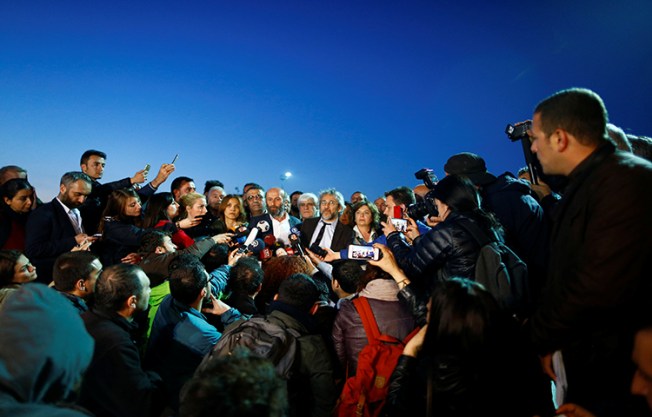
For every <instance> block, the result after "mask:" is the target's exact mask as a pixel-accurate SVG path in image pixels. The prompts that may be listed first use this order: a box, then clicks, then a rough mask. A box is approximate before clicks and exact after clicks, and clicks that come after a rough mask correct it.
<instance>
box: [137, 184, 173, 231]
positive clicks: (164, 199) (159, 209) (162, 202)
mask: <svg viewBox="0 0 652 417" xmlns="http://www.w3.org/2000/svg"><path fill="white" fill-rule="evenodd" d="M177 214H179V204H178V203H177V202H176V201H174V197H173V196H172V193H168V192H162V193H156V194H154V195H152V196H151V197H149V199H148V200H147V206H146V208H145V214H144V216H143V227H144V228H150V227H154V226H156V224H157V223H158V222H160V221H172V220H173V219H174V218H175V217H176V216H177Z"/></svg>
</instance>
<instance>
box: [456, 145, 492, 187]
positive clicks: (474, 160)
mask: <svg viewBox="0 0 652 417" xmlns="http://www.w3.org/2000/svg"><path fill="white" fill-rule="evenodd" d="M444 171H446V173H447V174H450V175H464V176H466V177H468V178H469V179H470V180H471V181H472V182H473V183H474V184H475V185H485V184H489V183H490V182H492V181H494V180H495V179H496V177H495V176H494V175H493V174H490V173H488V172H487V165H486V164H485V162H484V159H482V158H481V157H480V156H478V155H476V154H474V153H471V152H462V153H458V154H455V155H453V156H451V157H450V158H448V161H446V165H444Z"/></svg>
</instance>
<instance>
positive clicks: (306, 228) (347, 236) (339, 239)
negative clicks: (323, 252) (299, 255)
mask: <svg viewBox="0 0 652 417" xmlns="http://www.w3.org/2000/svg"><path fill="white" fill-rule="evenodd" d="M320 220H321V218H320V217H313V218H311V219H305V220H304V221H303V223H301V236H300V238H301V245H303V247H304V248H308V247H310V240H311V239H312V235H313V234H314V233H315V229H316V228H317V224H318V223H319V221H320ZM354 238H355V232H354V231H353V228H351V227H349V226H347V225H345V224H342V222H340V221H338V222H337V224H336V225H335V230H334V232H333V240H332V241H331V247H330V248H331V249H332V250H334V251H335V252H338V251H341V250H342V249H346V248H347V247H348V246H349V245H350V244H351V243H352V242H353V239H354Z"/></svg>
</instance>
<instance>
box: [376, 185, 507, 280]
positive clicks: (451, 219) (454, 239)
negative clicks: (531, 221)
mask: <svg viewBox="0 0 652 417" xmlns="http://www.w3.org/2000/svg"><path fill="white" fill-rule="evenodd" d="M433 197H434V202H435V204H436V206H437V209H438V212H439V219H440V220H441V221H440V222H439V223H438V224H437V225H436V226H435V227H433V228H432V229H430V230H429V231H428V232H427V233H425V234H423V235H420V234H419V233H418V230H416V229H414V230H410V231H408V234H410V235H412V236H414V241H413V245H412V246H410V245H409V244H408V242H407V241H406V237H405V236H404V235H403V234H401V233H397V230H396V228H395V227H394V225H393V224H392V223H391V222H386V223H382V225H383V231H384V232H385V235H386V236H387V243H388V246H389V247H390V248H391V250H392V252H393V253H394V256H395V257H396V260H397V262H398V264H399V266H400V267H401V269H403V270H404V271H405V273H406V274H407V275H408V276H410V277H413V278H414V281H416V283H417V284H419V285H420V286H423V285H425V286H427V287H431V286H432V284H433V283H434V282H433V281H434V280H437V279H439V280H443V279H448V278H450V277H464V278H471V279H473V276H474V275H473V274H474V271H475V263H476V260H477V258H478V254H479V249H480V247H479V246H478V244H477V243H476V241H475V239H474V238H473V237H472V236H471V235H470V234H469V233H468V232H467V231H466V229H464V228H463V227H462V226H461V225H460V224H459V223H460V222H473V223H475V224H477V225H478V226H479V227H481V228H482V229H483V230H485V231H486V233H489V234H499V235H500V234H501V228H500V225H499V223H498V222H497V221H496V220H495V219H494V217H493V216H492V215H491V214H489V213H487V212H485V211H484V210H482V209H481V208H480V205H479V204H480V198H479V196H478V192H477V190H476V188H475V187H474V186H473V183H471V181H469V180H468V179H467V178H465V177H461V176H457V175H449V176H447V177H445V178H444V179H442V180H441V181H439V182H438V183H437V185H436V186H435V188H434V190H433Z"/></svg>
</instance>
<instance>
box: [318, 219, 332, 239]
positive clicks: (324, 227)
mask: <svg viewBox="0 0 652 417" xmlns="http://www.w3.org/2000/svg"><path fill="white" fill-rule="evenodd" d="M319 223H321V229H319V233H317V239H315V243H316V244H317V245H319V244H320V243H321V239H322V238H323V237H324V232H325V231H326V226H329V225H330V223H326V222H325V221H323V220H320V221H319Z"/></svg>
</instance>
